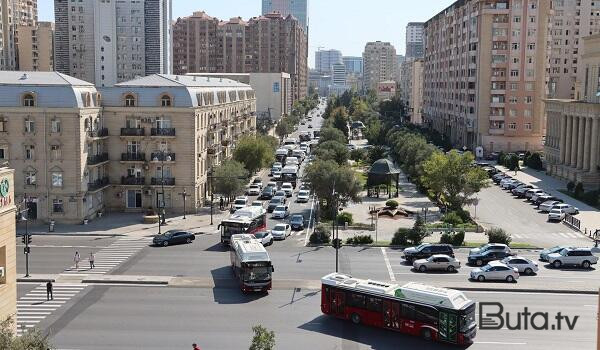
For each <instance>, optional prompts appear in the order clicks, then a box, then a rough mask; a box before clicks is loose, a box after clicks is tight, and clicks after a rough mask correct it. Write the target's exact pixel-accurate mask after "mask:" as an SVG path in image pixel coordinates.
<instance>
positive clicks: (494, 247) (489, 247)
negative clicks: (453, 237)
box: [469, 243, 511, 255]
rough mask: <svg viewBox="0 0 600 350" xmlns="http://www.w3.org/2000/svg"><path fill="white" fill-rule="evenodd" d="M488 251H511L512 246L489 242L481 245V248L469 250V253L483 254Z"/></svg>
mask: <svg viewBox="0 0 600 350" xmlns="http://www.w3.org/2000/svg"><path fill="white" fill-rule="evenodd" d="M487 251H495V252H507V253H510V252H511V251H510V248H509V247H508V246H507V245H506V244H503V243H487V244H484V245H482V246H480V247H479V248H473V249H471V250H470V251H469V255H474V254H483V253H485V252H487Z"/></svg>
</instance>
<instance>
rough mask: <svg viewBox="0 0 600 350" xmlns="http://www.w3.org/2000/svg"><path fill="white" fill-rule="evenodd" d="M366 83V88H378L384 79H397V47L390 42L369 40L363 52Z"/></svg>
mask: <svg viewBox="0 0 600 350" xmlns="http://www.w3.org/2000/svg"><path fill="white" fill-rule="evenodd" d="M363 62H364V72H363V78H364V85H365V88H366V89H373V90H377V88H378V84H379V83H380V82H383V81H390V80H394V79H396V69H397V62H398V60H397V58H396V49H395V48H394V46H393V45H392V44H390V43H388V42H381V41H375V42H369V43H367V44H366V45H365V51H364V52H363Z"/></svg>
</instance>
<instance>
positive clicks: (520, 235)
mask: <svg viewBox="0 0 600 350" xmlns="http://www.w3.org/2000/svg"><path fill="white" fill-rule="evenodd" d="M511 236H512V237H513V238H516V239H528V238H565V239H578V238H584V236H583V235H582V234H581V233H577V232H548V233H546V232H541V233H511Z"/></svg>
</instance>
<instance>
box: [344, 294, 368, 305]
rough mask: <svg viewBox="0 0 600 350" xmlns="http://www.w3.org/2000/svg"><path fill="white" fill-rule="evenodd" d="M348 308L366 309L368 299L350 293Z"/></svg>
mask: <svg viewBox="0 0 600 350" xmlns="http://www.w3.org/2000/svg"><path fill="white" fill-rule="evenodd" d="M348 294H349V296H348V306H352V307H359V308H362V309H365V308H366V297H365V296H364V295H362V294H358V293H348Z"/></svg>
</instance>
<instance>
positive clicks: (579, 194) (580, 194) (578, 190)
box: [574, 182, 585, 198]
mask: <svg viewBox="0 0 600 350" xmlns="http://www.w3.org/2000/svg"><path fill="white" fill-rule="evenodd" d="M584 193H585V191H584V189H583V184H582V183H581V182H578V183H577V185H576V186H575V190H574V196H575V198H581V197H583V194H584Z"/></svg>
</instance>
